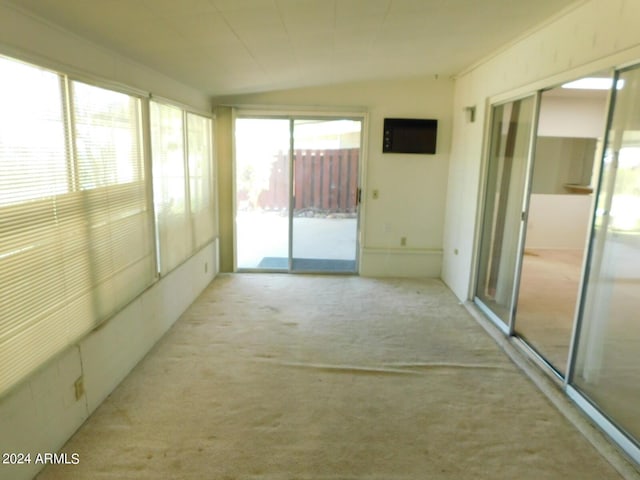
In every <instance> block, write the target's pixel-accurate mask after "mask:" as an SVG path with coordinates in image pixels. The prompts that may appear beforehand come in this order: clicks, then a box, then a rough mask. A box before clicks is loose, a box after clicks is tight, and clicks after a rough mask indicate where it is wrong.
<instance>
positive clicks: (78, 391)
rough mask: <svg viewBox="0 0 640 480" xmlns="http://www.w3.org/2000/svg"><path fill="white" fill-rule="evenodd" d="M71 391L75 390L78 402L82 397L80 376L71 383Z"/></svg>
mask: <svg viewBox="0 0 640 480" xmlns="http://www.w3.org/2000/svg"><path fill="white" fill-rule="evenodd" d="M73 389H74V390H75V394H76V400H80V399H81V398H82V396H83V395H84V378H83V377H82V376H80V377H78V379H77V380H76V381H75V382H74V383H73Z"/></svg>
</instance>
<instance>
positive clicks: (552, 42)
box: [442, 0, 640, 300]
mask: <svg viewBox="0 0 640 480" xmlns="http://www.w3.org/2000/svg"><path fill="white" fill-rule="evenodd" d="M638 18H640V2H629V1H625V0H590V1H585V2H581V3H578V4H576V6H575V7H574V8H573V9H571V10H568V11H565V12H564V14H563V15H561V16H559V17H557V18H554V19H552V20H550V21H549V22H547V23H546V24H544V25H541V26H540V27H539V28H537V29H536V30H534V31H531V32H529V33H528V34H527V35H526V36H523V37H522V38H521V39H520V40H519V41H517V42H515V43H513V44H511V45H509V46H507V47H506V48H504V49H503V50H502V51H500V52H498V53H496V54H495V55H493V56H492V57H490V58H488V59H485V60H484V61H482V62H480V63H478V64H477V65H475V66H474V67H472V68H470V69H468V70H467V71H465V72H463V73H462V74H460V75H459V76H458V77H457V78H456V81H455V93H454V106H453V139H452V145H451V164H450V169H449V182H448V190H447V213H446V218H445V227H444V253H443V269H442V278H443V280H444V281H445V282H446V283H447V285H449V287H450V288H451V289H452V290H453V291H454V293H455V294H456V295H457V296H458V298H460V299H461V300H466V299H468V298H470V296H471V295H472V292H471V288H472V274H471V273H470V272H473V270H474V254H475V253H474V245H475V238H476V234H477V230H478V222H479V208H480V206H481V203H480V202H481V188H482V181H481V179H482V176H483V164H482V158H483V139H484V135H485V128H484V127H485V125H486V122H487V121H488V118H489V105H490V102H491V101H501V100H507V99H509V98H514V97H517V96H521V95H524V94H527V93H532V92H535V91H536V90H537V89H540V88H543V87H549V86H553V85H557V84H559V83H561V82H565V81H569V80H573V79H575V78H578V77H581V76H585V75H588V74H590V73H593V72H596V71H600V70H604V69H608V68H613V67H616V66H624V65H628V64H630V63H634V62H638V61H640V29H638V28H637V19H638ZM469 106H476V109H477V111H476V122H475V123H469V122H468V121H467V118H466V115H465V107H469Z"/></svg>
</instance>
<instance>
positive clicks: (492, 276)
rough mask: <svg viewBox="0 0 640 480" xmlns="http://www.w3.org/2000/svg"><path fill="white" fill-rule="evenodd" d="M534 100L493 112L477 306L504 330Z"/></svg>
mask: <svg viewBox="0 0 640 480" xmlns="http://www.w3.org/2000/svg"><path fill="white" fill-rule="evenodd" d="M535 103H536V101H535V97H534V96H531V97H527V98H523V99H521V100H516V101H514V102H509V103H505V104H502V105H498V106H495V107H493V111H492V124H491V140H490V141H491V143H490V152H489V163H488V170H487V183H486V190H485V206H484V218H483V222H482V236H481V240H480V252H479V260H478V277H477V283H476V302H479V303H480V305H481V306H483V307H484V308H485V309H488V310H489V313H490V315H492V316H493V317H495V318H497V319H498V321H499V322H500V323H499V325H501V326H502V328H503V330H508V329H509V328H510V323H511V318H512V316H513V307H514V295H515V283H516V271H517V262H518V259H519V243H520V242H519V240H520V232H521V225H522V212H523V198H524V192H525V188H526V178H527V175H526V172H527V165H528V159H529V155H530V150H531V140H532V134H533V129H534V118H535Z"/></svg>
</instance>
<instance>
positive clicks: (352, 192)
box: [292, 119, 362, 272]
mask: <svg viewBox="0 0 640 480" xmlns="http://www.w3.org/2000/svg"><path fill="white" fill-rule="evenodd" d="M361 130H362V122H361V121H360V120H343V119H338V120H322V119H296V120H294V125H293V132H294V142H293V144H294V147H293V162H294V167H293V168H294V180H293V181H294V205H293V218H292V269H293V270H296V271H312V272H318V271H329V272H355V271H357V261H356V259H357V232H358V213H357V208H358V198H357V197H358V185H359V182H358V175H359V173H358V165H359V157H360V143H361Z"/></svg>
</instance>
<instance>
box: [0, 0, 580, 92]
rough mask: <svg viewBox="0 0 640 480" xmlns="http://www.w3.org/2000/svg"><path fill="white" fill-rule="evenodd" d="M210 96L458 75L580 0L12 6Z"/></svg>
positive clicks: (121, 1) (78, 1)
mask: <svg viewBox="0 0 640 480" xmlns="http://www.w3.org/2000/svg"><path fill="white" fill-rule="evenodd" d="M10 2H11V3H13V4H15V5H16V6H18V8H20V9H22V10H23V11H27V12H32V13H33V14H35V15H37V16H40V17H43V18H46V19H48V20H49V21H51V22H53V23H56V24H59V25H61V26H62V27H64V28H66V29H67V30H70V31H72V32H75V33H77V34H79V35H81V36H83V37H85V38H88V39H90V40H92V41H94V42H96V43H99V44H101V45H104V46H106V47H108V48H110V49H112V50H115V51H117V52H119V53H121V54H123V55H125V56H128V57H130V58H133V59H135V60H137V61H139V62H141V63H143V64H145V65H147V66H150V67H151V68H153V69H155V70H157V71H159V72H162V73H164V74H166V75H168V76H170V77H173V78H175V79H177V80H180V81H181V82H183V83H185V84H188V85H191V86H193V87H195V88H197V89H199V90H201V91H203V92H204V93H206V94H209V95H215V96H218V95H229V94H237V93H245V92H259V91H266V90H276V89H287V88H295V87H303V86H312V85H325V84H333V83H342V82H350V81H358V80H373V79H385V78H393V77H407V76H417V75H436V74H437V75H453V74H455V73H458V72H460V71H461V70H463V69H464V68H465V67H467V66H469V65H471V64H473V63H474V62H475V61H477V60H479V59H480V58H482V57H484V56H486V55H489V54H490V53H491V52H493V51H494V50H496V49H499V48H500V47H501V46H503V45H505V44H506V43H508V42H510V41H512V40H513V39H515V38H516V37H518V36H520V35H522V34H523V33H524V32H526V31H527V30H528V29H531V28H533V27H535V26H536V25H537V24H539V23H540V22H542V21H544V20H545V19H547V18H549V17H550V16H553V15H554V14H556V13H557V12H559V11H561V10H562V9H564V8H566V7H568V6H569V5H571V4H574V3H576V0H535V1H531V0H10Z"/></svg>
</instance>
